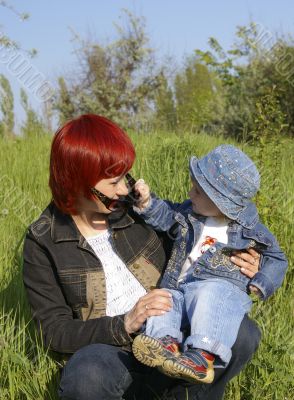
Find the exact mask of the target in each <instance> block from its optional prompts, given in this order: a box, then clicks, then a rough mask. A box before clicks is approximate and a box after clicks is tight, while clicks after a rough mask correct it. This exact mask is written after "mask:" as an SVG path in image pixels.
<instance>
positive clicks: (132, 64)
mask: <svg viewBox="0 0 294 400" xmlns="http://www.w3.org/2000/svg"><path fill="white" fill-rule="evenodd" d="M124 14H125V16H126V26H125V27H122V26H119V25H116V29H117V32H118V39H117V40H115V41H113V42H112V43H110V44H107V45H105V44H101V43H97V42H94V43H93V42H90V41H89V40H87V41H83V40H81V39H80V38H78V37H76V38H75V39H76V42H78V43H79V45H80V47H79V48H78V49H77V51H76V54H77V58H78V61H79V65H80V70H79V71H77V72H76V74H75V75H76V76H78V81H77V80H74V79H67V80H63V81H60V80H59V93H58V95H57V96H56V98H55V109H57V110H58V112H59V119H60V121H63V120H64V118H65V115H64V111H63V110H64V109H66V110H67V111H66V113H67V112H69V115H76V114H80V113H88V112H93V113H97V114H103V115H105V116H107V117H109V118H110V119H113V120H115V121H116V122H118V123H120V124H122V125H124V126H127V125H134V124H136V123H137V122H138V120H140V122H141V123H142V122H143V120H144V119H145V120H147V119H148V118H149V115H150V113H151V112H152V104H153V102H154V98H155V92H156V89H157V88H158V87H159V85H160V76H161V75H160V71H159V70H157V68H156V65H155V60H154V51H153V49H151V48H150V47H148V42H149V39H148V37H147V35H146V32H145V21H144V19H143V18H138V17H135V16H133V15H132V14H131V13H130V12H128V11H127V10H124Z"/></svg>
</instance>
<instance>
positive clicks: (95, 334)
mask: <svg viewBox="0 0 294 400" xmlns="http://www.w3.org/2000/svg"><path fill="white" fill-rule="evenodd" d="M114 217H115V214H111V215H110V218H109V225H110V230H111V233H112V238H113V241H114V245H115V250H116V252H117V253H118V255H119V256H120V257H121V259H122V260H123V261H124V262H125V263H126V265H127V267H128V268H129V270H130V271H131V272H132V273H133V274H134V276H135V277H136V278H137V279H138V280H139V281H140V283H141V284H142V285H143V286H144V287H145V288H146V290H149V289H150V288H152V287H154V286H156V285H157V283H158V281H159V279H160V276H161V272H162V270H163V268H164V266H165V264H166V254H165V251H164V247H163V245H162V242H161V240H160V239H159V238H158V236H157V234H156V233H155V232H154V231H153V230H152V229H151V228H150V227H148V226H147V225H146V224H145V223H144V222H143V221H142V220H141V219H140V218H139V217H138V216H135V215H130V214H126V215H124V216H123V217H121V218H114ZM23 279H24V284H25V287H26V290H27V294H28V300H29V303H30V305H31V308H32V312H33V318H34V319H35V321H36V322H37V323H38V326H39V328H40V329H41V331H42V335H43V339H44V344H45V346H48V347H50V349H51V350H54V351H57V352H59V353H74V352H75V351H76V350H78V349H79V348H81V347H83V346H86V345H88V344H92V343H105V344H111V345H119V346H126V345H128V344H129V343H130V342H131V340H132V339H131V337H130V336H129V335H128V333H127V332H126V331H125V329H124V315H118V316H115V317H108V316H105V309H106V289H105V277H104V273H103V268H102V265H101V263H100V261H99V259H98V258H97V256H96V255H95V253H94V251H93V250H92V248H91V247H90V246H89V245H88V243H87V241H86V239H85V238H84V237H83V236H82V235H81V233H80V232H79V230H78V229H77V227H76V225H75V223H74V221H73V219H72V218H71V217H70V216H69V215H66V214H63V213H61V212H60V211H59V210H58V209H57V208H56V207H55V205H54V204H53V203H51V204H49V206H48V207H47V208H46V209H45V211H44V212H43V213H42V215H41V216H40V218H39V219H38V220H37V221H35V222H34V223H33V224H32V225H31V226H30V227H29V229H28V232H27V235H26V239H25V244H24V267H23Z"/></svg>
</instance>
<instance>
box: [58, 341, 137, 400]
mask: <svg viewBox="0 0 294 400" xmlns="http://www.w3.org/2000/svg"><path fill="white" fill-rule="evenodd" d="M131 363H132V360H131V355H130V354H129V353H127V352H125V351H122V350H121V349H120V348H118V347H115V346H109V345H103V344H94V345H90V346H86V347H84V348H82V349H80V350H79V351H77V352H76V353H75V354H74V355H73V356H72V357H71V358H70V360H69V361H68V363H67V364H66V366H65V367H64V370H63V373H62V378H61V382H60V388H59V395H60V397H61V398H64V399H72V400H73V399H78V400H94V399H95V400H96V399H99V398H100V399H102V398H107V399H121V398H122V395H123V393H124V392H125V391H126V390H127V388H128V386H129V385H130V384H131V382H132V377H131V374H130V373H129V368H130V364H131Z"/></svg>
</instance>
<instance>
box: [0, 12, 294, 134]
mask: <svg viewBox="0 0 294 400" xmlns="http://www.w3.org/2000/svg"><path fill="white" fill-rule="evenodd" d="M124 21H125V24H124V26H119V25H116V28H117V33H118V35H117V39H116V40H114V41H112V42H110V43H107V44H105V43H100V42H99V41H97V40H84V39H81V38H80V37H79V36H78V35H76V36H75V53H76V57H77V66H76V70H75V71H73V72H72V73H71V74H68V75H67V76H62V77H60V78H59V79H58V82H57V83H56V87H57V88H56V90H55V93H54V95H53V96H52V97H51V99H50V100H49V101H47V102H46V107H44V110H45V111H46V113H45V114H44V115H43V116H39V115H37V113H36V112H35V111H34V110H33V109H32V108H31V107H30V105H29V102H28V98H27V95H26V93H25V91H24V90H22V93H21V101H22V105H23V107H24V109H25V111H26V115H27V119H26V121H25V122H24V124H23V126H22V128H21V129H22V133H23V134H24V135H25V136H29V135H31V134H36V133H37V134H42V133H43V132H44V131H46V129H48V125H49V126H50V124H49V123H48V121H49V120H50V118H51V117H52V116H54V115H55V118H56V117H57V118H58V121H59V123H60V124H62V123H64V122H65V121H66V120H68V119H71V118H73V117H75V116H77V115H79V114H81V113H97V114H102V115H105V116H107V117H109V118H110V119H112V120H114V121H116V122H117V123H119V124H120V125H121V126H123V127H125V128H134V129H135V130H141V131H151V130H154V129H156V130H168V131H174V132H179V133H181V132H187V131H188V132H192V133H193V132H199V131H206V132H209V133H211V134H223V135H225V136H230V137H234V138H236V139H240V140H241V139H242V140H244V139H245V140H248V139H251V138H252V137H254V135H256V132H257V131H258V129H259V127H260V119H262V118H264V119H266V120H268V121H271V122H272V123H273V124H275V120H276V119H277V118H278V121H279V124H280V126H279V128H278V129H277V130H276V132H278V134H279V135H282V134H287V135H289V136H293V132H294V107H293V105H294V43H293V40H292V38H291V37H285V36H283V37H277V36H273V35H272V34H271V32H269V31H267V30H266V29H265V28H264V27H263V26H261V25H259V24H255V23H251V24H250V25H249V26H247V27H238V28H237V31H236V39H235V42H234V43H233V45H232V46H231V49H230V50H229V51H226V50H224V49H223V48H222V47H221V45H220V44H219V43H218V41H217V40H216V39H214V38H210V40H209V45H210V50H209V51H202V50H199V49H196V50H195V52H194V53H193V54H191V55H190V56H189V57H187V58H186V60H185V62H184V63H183V64H184V65H182V66H181V67H180V68H179V67H177V68H175V67H174V64H173V63H172V62H170V60H167V61H166V62H164V63H163V62H159V61H158V60H157V55H156V51H155V50H154V49H153V48H151V47H150V45H149V43H150V42H149V38H148V35H147V33H146V26H145V20H144V18H142V17H135V16H134V15H132V14H131V13H129V12H128V11H125V20H124ZM13 103H14V102H13V94H12V91H11V88H10V84H9V81H8V80H7V78H6V77H4V76H3V75H2V76H1V78H0V108H1V114H2V118H1V122H0V135H2V136H9V135H11V132H13V129H14V113H13ZM267 103H270V104H274V105H275V108H274V110H273V109H272V107H268V108H267V107H265V106H264V107H262V115H261V106H260V105H261V104H267ZM48 110H49V111H48ZM45 120H46V121H47V122H46V123H45V122H44V121H45ZM257 123H258V127H257V126H256V124H257ZM45 125H46V126H45Z"/></svg>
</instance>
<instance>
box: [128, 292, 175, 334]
mask: <svg viewBox="0 0 294 400" xmlns="http://www.w3.org/2000/svg"><path fill="white" fill-rule="evenodd" d="M171 307H172V295H171V294H170V293H169V292H168V291H166V290H164V289H154V290H151V292H149V293H147V294H146V295H145V296H143V297H141V298H140V299H139V300H138V301H137V303H136V304H135V305H134V307H133V308H132V309H131V310H130V311H129V312H128V313H127V314H126V315H125V330H126V331H127V332H128V333H129V334H130V333H134V332H136V331H138V330H139V329H140V328H141V326H142V325H143V323H144V322H145V321H146V319H147V318H148V317H152V316H154V315H162V314H164V313H166V312H167V311H170V310H171Z"/></svg>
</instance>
